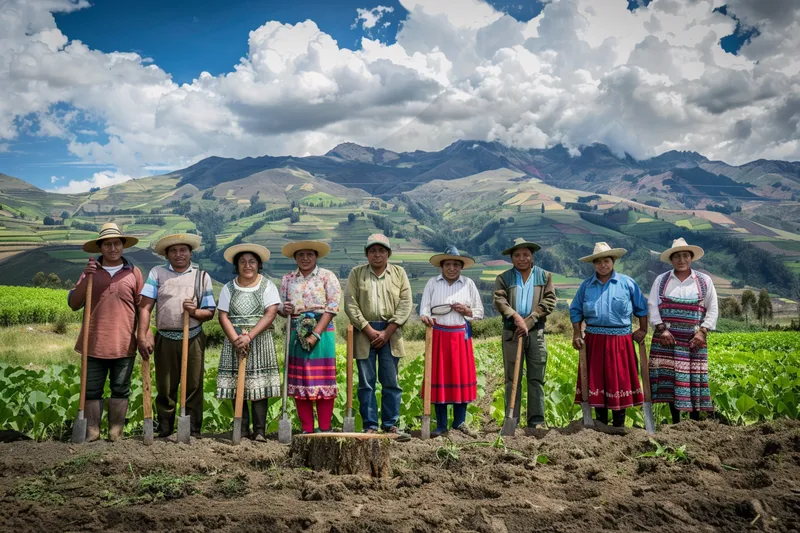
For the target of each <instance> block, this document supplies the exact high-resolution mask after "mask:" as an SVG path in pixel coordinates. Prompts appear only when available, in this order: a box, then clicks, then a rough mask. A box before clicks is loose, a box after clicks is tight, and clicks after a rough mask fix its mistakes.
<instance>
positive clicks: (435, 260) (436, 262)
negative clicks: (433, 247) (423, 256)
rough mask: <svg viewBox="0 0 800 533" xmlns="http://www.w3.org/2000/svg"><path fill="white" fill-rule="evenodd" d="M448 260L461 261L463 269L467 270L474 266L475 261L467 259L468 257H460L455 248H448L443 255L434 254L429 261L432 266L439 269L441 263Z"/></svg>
mask: <svg viewBox="0 0 800 533" xmlns="http://www.w3.org/2000/svg"><path fill="white" fill-rule="evenodd" d="M448 259H453V260H455V261H461V262H462V263H464V267H463V268H469V267H471V266H472V265H474V264H475V260H474V259H473V258H471V257H469V256H468V255H461V254H460V253H459V251H458V248H456V247H455V246H448V247H447V249H446V250H445V251H444V253H443V254H436V255H434V256H432V257H431V259H430V261H431V264H432V265H433V266H435V267H439V268H441V267H442V263H444V262H445V261H447V260H448Z"/></svg>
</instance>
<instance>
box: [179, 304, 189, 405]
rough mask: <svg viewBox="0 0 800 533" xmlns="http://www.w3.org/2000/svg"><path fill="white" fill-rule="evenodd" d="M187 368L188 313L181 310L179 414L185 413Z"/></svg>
mask: <svg viewBox="0 0 800 533" xmlns="http://www.w3.org/2000/svg"><path fill="white" fill-rule="evenodd" d="M188 366H189V311H187V310H185V309H184V310H183V342H182V345H181V413H185V412H186V371H187V368H188Z"/></svg>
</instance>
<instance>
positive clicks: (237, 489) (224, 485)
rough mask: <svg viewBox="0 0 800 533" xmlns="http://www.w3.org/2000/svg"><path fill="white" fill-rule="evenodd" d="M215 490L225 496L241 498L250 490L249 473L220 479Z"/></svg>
mask: <svg viewBox="0 0 800 533" xmlns="http://www.w3.org/2000/svg"><path fill="white" fill-rule="evenodd" d="M214 492H215V493H216V494H219V495H220V496H222V497H224V498H241V497H242V496H244V495H245V494H247V493H248V492H249V488H248V479H247V475H246V474H243V473H239V474H236V476H234V477H231V478H227V479H218V480H217V482H216V484H215V486H214Z"/></svg>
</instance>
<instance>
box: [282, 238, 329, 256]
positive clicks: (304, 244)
mask: <svg viewBox="0 0 800 533" xmlns="http://www.w3.org/2000/svg"><path fill="white" fill-rule="evenodd" d="M300 250H314V251H315V252H317V259H321V258H323V257H325V256H326V255H328V254H329V253H330V251H331V246H330V244H327V243H324V242H322V241H295V242H290V243H288V244H287V245H286V246H284V247H283V248H281V253H282V254H283V255H284V256H285V257H288V258H289V259H294V254H296V253H297V252H299V251H300Z"/></svg>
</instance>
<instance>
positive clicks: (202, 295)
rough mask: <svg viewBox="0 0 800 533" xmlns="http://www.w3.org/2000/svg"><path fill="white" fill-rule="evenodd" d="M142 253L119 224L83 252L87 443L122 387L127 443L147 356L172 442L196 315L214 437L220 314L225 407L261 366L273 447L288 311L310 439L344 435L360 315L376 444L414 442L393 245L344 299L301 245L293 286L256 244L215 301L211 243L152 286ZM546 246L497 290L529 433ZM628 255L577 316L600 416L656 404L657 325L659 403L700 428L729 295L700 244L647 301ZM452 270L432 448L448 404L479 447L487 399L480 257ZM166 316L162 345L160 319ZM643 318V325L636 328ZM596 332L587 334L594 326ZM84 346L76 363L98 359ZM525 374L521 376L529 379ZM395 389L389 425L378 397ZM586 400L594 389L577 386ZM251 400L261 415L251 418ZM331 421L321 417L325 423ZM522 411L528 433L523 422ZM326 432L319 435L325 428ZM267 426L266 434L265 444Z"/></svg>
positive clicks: (436, 315)
mask: <svg viewBox="0 0 800 533" xmlns="http://www.w3.org/2000/svg"><path fill="white" fill-rule="evenodd" d="M137 242H138V239H136V237H134V236H131V235H125V234H123V233H122V232H121V231H120V230H119V228H118V227H117V226H116V225H115V224H113V223H108V224H104V225H103V227H102V229H101V231H100V234H99V236H98V237H97V238H96V239H93V240H91V241H89V242H87V243H86V244H85V245H84V247H83V249H84V250H85V251H86V252H88V253H90V254H99V255H97V256H96V258H95V257H93V258H92V259H90V260H89V263H88V265H87V267H86V269H85V270H84V272H83V275H82V276H81V278H80V279H79V280H78V283H77V284H76V286H75V288H74V289H73V290H72V291H71V292H70V294H69V305H70V307H71V308H72V309H74V310H78V309H80V308H82V307H83V306H84V304H85V301H86V292H87V291H86V288H87V280H88V279H89V278H90V277H91V278H92V279H93V281H92V283H93V291H92V310H93V311H92V313H91V316H90V319H89V320H90V324H89V328H88V331H89V332H90V334H89V339H88V360H87V375H86V403H85V416H86V419H87V421H88V424H87V426H88V427H87V440H90V441H91V440H97V439H98V438H99V437H100V420H101V417H102V411H103V391H104V388H105V383H106V380H109V381H110V389H111V397H110V399H109V401H108V421H109V439H110V440H118V439H120V438H122V435H123V429H124V424H125V418H126V413H127V410H128V397H129V394H130V383H131V374H132V371H133V367H134V362H135V354H136V351H137V349H138V351H139V353H140V354H141V356H142V358H144V359H147V360H149V358H150V357H151V355H152V356H153V358H154V359H155V375H156V389H157V397H156V407H157V415H158V435H159V436H160V437H168V436H169V435H171V434H172V432H173V430H174V426H175V416H176V401H177V393H178V385H179V382H180V372H181V355H182V341H183V334H184V333H183V331H184V329H183V321H184V312H186V313H188V316H189V329H188V332H189V333H188V337H189V349H188V372H187V381H186V389H187V390H186V413H187V415H189V417H190V420H191V434H192V436H196V437H197V436H200V432H201V428H202V421H203V376H204V373H205V366H204V351H205V345H206V337H205V334H204V333H203V327H202V323H203V322H206V321H208V320H210V319H211V318H213V316H214V313H215V312H216V311H219V322H220V324H221V326H222V329H223V331H224V333H225V337H226V338H225V341H224V345H223V348H222V353H221V356H220V360H219V372H218V377H217V391H216V395H217V397H218V398H227V399H231V400H233V399H234V398H235V395H236V390H237V386H236V385H237V373H238V361H239V358H240V357H244V356H245V355H246V374H245V385H244V393H243V399H244V400H246V403H245V408H244V410H243V417H242V418H243V424H242V426H243V431H244V433H245V434H250V435H251V436H252V438H253V439H255V440H263V439H264V438H265V430H266V416H267V402H268V399H269V398H272V397H276V396H280V395H281V393H282V388H281V387H282V383H281V377H280V371H279V367H278V357H277V352H276V349H275V344H274V342H273V336H272V331H273V322H274V320H275V318H276V316H277V315H278V314H280V315H281V316H284V317H287V318H288V319H290V320H291V321H292V322H291V336H290V340H289V350H288V353H286V354H285V359H284V360H285V364H286V365H287V367H286V370H287V371H288V385H287V387H286V389H287V390H286V393H287V394H288V396H289V397H292V398H294V400H295V403H296V407H297V414H298V417H299V419H300V423H301V425H302V430H303V432H305V433H310V432H314V431H323V432H325V431H329V430H330V429H331V418H332V414H333V407H334V400H335V398H336V397H337V394H338V388H337V383H336V356H335V333H334V328H333V318H334V316H335V315H336V314H337V313H339V311H340V305H342V302H343V305H344V311H345V313H347V316H348V318H349V319H350V322H351V323H352V325H353V328H354V331H355V339H354V348H353V350H354V357H355V359H356V360H357V367H358V402H359V408H360V414H361V418H362V426H363V428H364V431H365V432H369V433H374V432H377V431H379V428H380V429H382V430H383V431H384V432H386V433H390V434H394V436H396V438H397V439H398V440H407V439H409V438H410V437H409V436H408V435H407V434H406V433H404V432H403V431H402V430H401V428H400V427H399V426H398V421H399V418H400V407H401V395H402V390H401V387H400V385H399V381H398V370H399V365H398V363H399V358H401V357H403V356H404V355H405V348H404V344H403V325H404V324H405V323H406V322H407V321H408V319H409V318H410V316H411V314H412V310H413V304H412V293H411V285H410V283H409V281H408V277H407V275H406V272H405V270H404V269H403V268H402V267H401V266H399V265H396V264H393V263H390V262H389V259H390V257H391V255H392V245H391V243H390V241H389V239H388V238H387V237H386V236H384V235H382V234H374V235H371V236H370V237H369V238H368V239H367V242H366V243H365V246H364V252H365V255H366V258H367V264H365V265H361V266H358V267H355V268H354V269H353V270H352V271H351V272H350V275H349V277H348V279H347V285H346V287H345V289H344V295H343V296H342V289H341V286H340V283H339V280H338V279H337V277H336V276H335V275H334V274H333V272H331V271H330V270H326V269H324V268H321V267H320V266H318V261H319V260H321V259H322V258H324V257H325V256H326V255H327V254H328V253H329V252H330V246H329V245H328V244H326V243H323V242H318V241H300V242H290V243H289V244H287V245H286V246H284V247H283V249H282V250H281V252H282V254H283V255H284V256H286V257H288V258H292V259H294V260H295V261H296V263H297V269H296V270H294V271H292V272H289V273H288V274H286V275H285V276H283V279H282V280H281V286H280V288H278V287H276V286H275V284H274V283H272V282H271V281H270V280H269V279H267V278H266V277H264V276H262V275H261V270H262V268H263V265H264V263H266V262H267V261H269V258H270V251H269V250H267V249H266V248H265V247H263V246H259V245H256V244H238V245H235V246H231V247H230V248H228V249H227V250H225V252H224V257H225V259H226V260H227V261H228V262H230V263H231V264H232V265H233V269H234V273H235V277H234V278H233V279H232V280H230V281H229V282H228V283H226V284H225V286H224V287H223V288H222V291H221V293H220V295H219V301H218V302H215V300H214V295H213V292H212V285H211V278H210V277H209V276H208V274H207V273H205V272H203V271H202V270H199V269H198V268H197V266H196V265H193V264H192V251H193V250H195V249H197V247H198V246H200V237H199V236H197V235H193V234H176V235H169V236H166V237H163V238H161V239H160V240H159V241H158V242H157V243H156V244H155V246H154V250H155V252H156V253H158V254H159V255H162V256H164V257H165V258H166V259H167V261H168V263H167V264H166V265H164V266H158V267H155V268H153V269H152V270H151V271H150V273H149V275H148V277H147V279H144V277H143V275H142V273H141V271H140V270H139V269H138V268H137V267H136V266H134V265H132V264H131V263H130V262H129V261H128V260H127V259H126V258H125V256H124V255H123V251H124V249H126V248H129V247H131V246H133V245H135V244H136V243H137ZM539 249H540V246H539V245H538V244H536V243H533V242H528V241H526V240H524V239H522V238H520V239H517V240H515V241H514V243H513V245H512V246H511V247H509V248H508V249H507V250H504V252H503V254H504V255H508V256H510V257H511V262H512V263H513V268H511V269H509V270H506V271H505V272H503V273H502V274H500V275H499V276H497V279H496V281H495V287H494V294H493V302H494V306H495V308H496V309H497V311H498V312H499V313H500V314H501V315H502V318H503V339H502V345H503V363H504V368H505V394H506V402H508V401H509V396H510V394H511V390H510V389H511V388H512V383H514V382H517V392H516V394H515V396H516V397H521V390H522V382H521V380H519V379H517V380H515V379H514V377H515V376H514V369H515V362H516V358H517V347H518V340H519V339H520V338H522V339H523V341H522V350H523V351H522V362H523V364H522V365H520V366H519V368H520V370H519V372H520V374H519V376H521V374H522V372H523V368H522V366H524V367H525V368H526V370H525V373H526V377H527V383H528V397H527V425H528V427H535V426H538V425H542V424H544V423H545V403H544V378H545V367H546V364H547V348H546V344H545V337H544V329H545V323H546V321H547V316H548V315H549V314H550V313H551V312H552V311H553V310H554V309H555V306H556V294H555V290H554V287H553V282H552V279H551V274H550V273H549V272H547V271H545V270H543V269H541V268H540V267H538V266H535V265H534V254H535V252H536V251H537V250H539ZM625 253H626V251H625V250H624V249H621V248H610V247H609V246H608V245H607V244H606V243H603V242H601V243H597V245H596V246H595V249H594V253H593V254H592V255H589V256H587V257H582V258H580V260H581V261H584V262H591V263H593V264H594V268H595V274H594V275H593V276H591V277H590V278H588V279H586V280H585V281H584V282H583V283H582V284H581V285H580V287H579V288H578V290H577V293H576V294H575V297H574V299H573V300H572V305H571V306H570V318H571V321H572V323H573V331H574V334H573V346H574V347H575V348H576V349H582V348H585V349H586V352H587V360H588V365H587V370H588V384H589V404H590V405H591V407H594V408H595V413H596V418H597V419H598V420H599V421H601V422H603V423H608V414H609V413H608V410H609V409H610V410H611V411H612V420H613V424H614V425H615V426H622V425H624V423H625V409H626V408H627V407H632V406H635V405H640V404H642V402H643V394H642V387H641V385H640V382H639V372H638V369H637V366H638V365H637V359H636V353H635V351H634V346H633V341H636V342H641V341H642V340H643V339H644V337H645V335H646V333H647V329H648V316H649V321H650V324H651V325H652V326H653V327H654V328H655V333H654V336H653V343H652V348H651V356H652V360H651V364H650V376H649V380H650V383H651V387H652V393H653V401H654V402H668V403H669V406H670V410H671V412H672V419H673V422H678V421H679V419H680V413H681V411H688V412H689V413H690V416H691V418H692V419H698V418H699V413H700V411H709V410H712V409H713V407H712V404H711V398H710V394H709V388H708V364H707V348H706V335H707V333H708V331H709V330H713V329H714V326H715V324H716V319H717V314H718V310H717V297H716V292H715V290H714V285H713V283H712V281H711V278H710V277H709V276H707V275H705V274H703V273H700V272H697V271H695V270H693V269H692V268H691V264H692V262H693V261H695V260H697V259H699V258H700V257H702V255H703V250H702V249H701V248H699V247H698V246H691V245H688V244H687V243H686V242H685V241H684V240H683V239H678V240H676V241H675V242H674V243H673V245H672V247H671V248H670V249H668V250H666V251H665V252H664V253H663V254H662V255H661V259H662V260H663V261H665V262H667V263H671V264H672V267H673V269H672V270H670V271H668V272H666V273H664V274H662V275H660V276H658V277H657V278H656V280H655V282H654V283H653V286H652V288H651V290H650V294H649V298H648V299H645V297H644V295H643V294H642V291H641V290H640V288H639V286H638V285H637V284H636V282H635V281H634V280H633V279H632V278H630V277H628V276H625V275H623V274H620V273H618V272H616V271H615V270H614V263H615V261H616V260H617V259H618V258H620V257H622V256H623V255H624V254H625ZM430 262H431V263H432V264H433V265H434V266H436V267H439V268H441V274H440V275H438V276H435V277H433V278H431V279H430V280H429V281H428V283H427V284H426V286H425V289H424V292H423V294H422V302H421V305H420V308H419V315H420V317H421V319H422V321H423V322H424V323H425V324H426V325H427V326H429V327H431V328H432V330H433V332H432V365H431V366H432V371H431V373H430V376H431V378H430V379H431V389H430V390H431V398H430V401H431V402H432V403H433V404H434V407H435V412H436V423H437V427H436V429H435V430H434V431H433V432H431V435H432V436H438V435H441V434H443V433H445V432H447V431H448V405H449V404H452V405H453V421H452V424H451V426H450V427H451V428H452V429H455V430H458V431H461V432H463V433H465V434H467V435H470V436H477V434H476V433H475V432H474V431H473V430H472V429H470V428H469V427H468V426H467V424H466V414H467V405H468V404H469V403H470V402H472V401H474V400H475V399H476V397H477V378H476V373H475V361H474V357H473V351H472V335H471V326H470V323H471V322H472V321H473V320H479V319H481V318H483V315H484V309H483V305H482V303H481V297H480V294H479V292H478V290H477V288H476V286H475V283H474V282H473V281H472V280H471V279H470V278H468V277H465V276H463V275H462V270H463V269H467V268H470V267H472V266H473V265H474V263H475V262H474V260H473V259H472V258H470V257H468V256H465V255H462V254H460V253H459V252H458V250H456V249H455V248H452V247H451V248H449V249H448V250H446V251H445V252H444V253H442V254H437V255H434V256H433V257H431V259H430ZM154 309H155V313H156V319H155V323H156V330H157V331H156V334H155V336H153V334H152V331H151V328H150V319H151V314H152V312H153V310H154ZM631 316H635V317H637V318H638V321H639V327H638V329H636V331H633V330H632V326H631ZM584 324H585V326H584ZM82 336H83V333H81V337H79V338H78V342H77V343H76V350H77V351H79V352H81V353H82V346H83V339H82ZM519 376H517V377H519ZM376 382H380V384H381V406H380V414H379V410H378V403H377V400H376V395H375V388H376ZM576 390H577V392H576V402H580V400H581V396H580V387H576ZM248 403H249V406H248ZM315 408H316V416H315ZM519 412H520V402H516V405H515V412H514V413H513V415H514V420H518V419H519ZM315 419H316V427H315ZM250 420H252V432H251V431H250V429H249V428H250Z"/></svg>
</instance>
